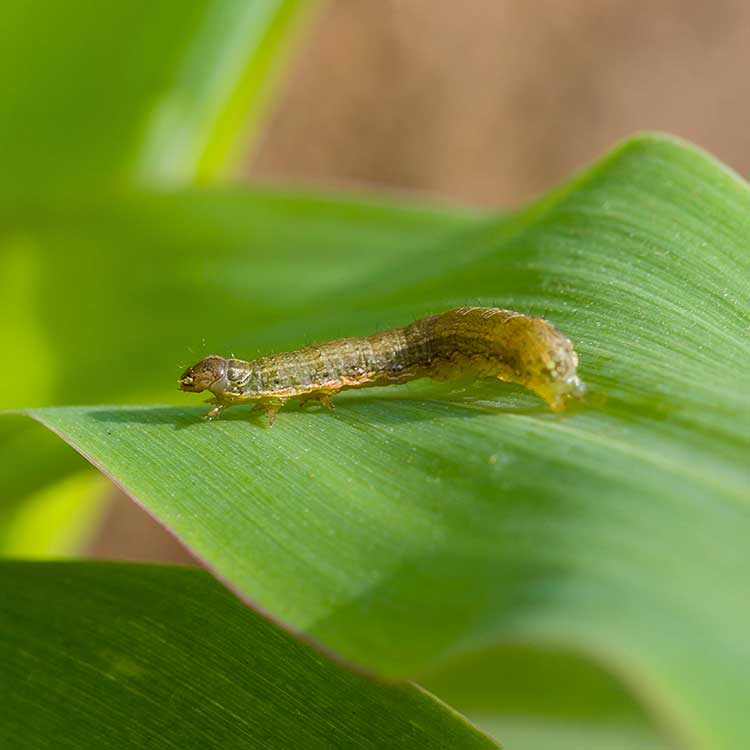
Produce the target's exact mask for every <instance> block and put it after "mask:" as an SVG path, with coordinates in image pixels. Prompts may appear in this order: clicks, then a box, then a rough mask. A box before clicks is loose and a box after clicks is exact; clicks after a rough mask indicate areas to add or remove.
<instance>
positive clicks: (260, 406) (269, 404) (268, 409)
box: [252, 398, 287, 430]
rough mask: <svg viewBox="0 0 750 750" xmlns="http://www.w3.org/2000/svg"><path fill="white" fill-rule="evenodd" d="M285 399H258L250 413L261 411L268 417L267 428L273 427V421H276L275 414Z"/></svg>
mask: <svg viewBox="0 0 750 750" xmlns="http://www.w3.org/2000/svg"><path fill="white" fill-rule="evenodd" d="M286 401H287V399H281V398H280V399H273V400H269V401H258V403H257V404H256V405H255V408H254V409H253V411H252V413H256V412H259V411H260V412H263V413H264V414H265V415H266V416H267V417H268V429H269V430H270V429H271V428H272V427H273V423H274V422H275V421H276V415H277V414H278V413H279V410H280V409H281V407H282V406H284V404H285V403H286Z"/></svg>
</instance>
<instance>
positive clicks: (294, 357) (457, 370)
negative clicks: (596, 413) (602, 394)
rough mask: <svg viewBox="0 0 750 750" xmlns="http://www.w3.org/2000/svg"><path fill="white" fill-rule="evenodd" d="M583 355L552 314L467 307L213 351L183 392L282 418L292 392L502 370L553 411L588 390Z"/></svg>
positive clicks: (326, 400)
mask: <svg viewBox="0 0 750 750" xmlns="http://www.w3.org/2000/svg"><path fill="white" fill-rule="evenodd" d="M577 367H578V356H577V355H576V353H575V351H574V350H573V345H572V344H571V342H570V340H569V339H568V338H567V337H565V336H564V335H563V334H562V333H560V332H559V331H558V330H557V329H556V328H555V327H554V326H553V325H552V324H551V323H548V322H547V321H546V320H544V319H543V318H532V317H528V316H526V315H522V314H521V313H517V312H513V311H511V310H501V309H498V308H494V307H460V308H458V309H455V310H449V311H448V312H444V313H441V314H439V315H432V316H430V317H428V318H421V319H420V320H417V321H415V322H414V323H411V324H409V325H407V326H405V327H403V328H394V329H392V330H389V331H382V332H380V333H375V334H372V335H371V336H360V337H352V338H344V339H338V340H336V341H329V342H326V343H323V344H313V345H311V346H306V347H304V348H302V349H297V350H295V351H291V352H284V353H281V354H271V355H268V356H266V357H261V358H259V359H256V360H253V361H252V362H246V361H244V360H241V359H227V358H225V357H221V356H216V355H212V356H209V357H206V358H205V359H202V360H201V361H200V362H198V363H197V364H195V365H193V367H189V368H188V369H187V370H186V371H185V372H184V373H183V375H182V377H181V378H180V381H179V386H180V390H183V391H190V392H201V391H206V390H208V391H211V392H212V393H213V395H214V397H215V400H214V402H213V403H214V404H215V406H214V407H213V408H212V409H211V410H210V411H209V412H208V414H206V417H207V418H208V419H211V418H213V417H215V416H217V415H218V414H219V413H220V412H221V411H222V410H223V409H225V408H227V407H228V406H232V405H234V404H243V403H248V402H254V403H255V404H256V409H258V410H261V411H264V412H265V413H266V414H267V416H268V421H269V426H271V425H273V422H274V419H275V418H276V414H277V412H278V411H279V409H280V408H281V407H282V406H283V405H284V404H285V403H286V402H287V401H289V400H290V399H295V398H296V399H300V401H301V402H302V403H305V402H307V401H318V402H320V403H321V404H323V405H324V406H326V407H328V408H330V409H333V403H332V402H331V397H332V396H333V395H334V394H335V393H338V392H339V391H343V390H346V389H349V388H366V387H371V386H383V385H390V384H393V383H405V382H407V381H409V380H415V379H417V378H425V377H429V378H434V379H436V380H455V379H459V378H465V377H469V376H476V377H495V378H499V379H500V380H503V381H506V382H511V383H518V384H520V385H522V386H525V387H526V388H528V389H529V390H532V391H534V392H535V393H537V394H538V395H539V396H541V397H542V398H543V399H544V400H545V401H546V402H547V404H548V405H549V407H550V408H551V409H552V410H553V411H561V410H563V409H564V408H565V406H566V404H567V401H568V400H569V399H570V398H571V397H573V398H580V396H581V395H582V394H583V392H584V391H585V386H584V385H583V383H582V382H581V380H580V378H579V377H578V374H577V371H576V370H577Z"/></svg>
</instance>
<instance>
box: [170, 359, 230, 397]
mask: <svg viewBox="0 0 750 750" xmlns="http://www.w3.org/2000/svg"><path fill="white" fill-rule="evenodd" d="M226 372H227V361H226V359H224V357H218V356H216V355H212V356H210V357H206V358H205V359H202V360H201V361H200V362H198V363H197V364H195V365H193V366H192V367H188V368H187V370H185V372H184V373H182V377H181V378H180V380H179V386H180V390H181V391H190V392H191V393H200V392H201V391H208V390H211V387H212V386H214V385H215V384H216V383H218V382H219V381H221V380H224V378H225V377H226Z"/></svg>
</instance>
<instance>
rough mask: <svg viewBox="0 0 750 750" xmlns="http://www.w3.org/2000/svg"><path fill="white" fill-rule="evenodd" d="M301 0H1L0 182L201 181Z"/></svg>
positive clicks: (225, 148)
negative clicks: (100, 1) (123, 0)
mask: <svg viewBox="0 0 750 750" xmlns="http://www.w3.org/2000/svg"><path fill="white" fill-rule="evenodd" d="M316 5H317V3H316V2H315V0H250V1H249V2H241V1H240V0H189V1H188V2H185V1H184V0H130V1H129V2H127V3H107V4H95V3H92V2H91V0H68V2H65V3H59V2H52V1H50V0H23V1H21V0H5V2H3V4H2V10H1V11H0V20H2V24H0V154H2V165H3V170H2V176H0V189H2V190H3V191H5V192H8V191H12V192H16V191H22V192H23V191H27V190H30V191H36V190H39V186H40V185H42V186H44V190H49V189H60V188H66V189H67V188H70V187H71V186H77V185H80V184H82V183H83V184H86V185H90V184H92V183H95V184H97V185H113V184H115V185H116V184H122V183H123V182H129V181H132V180H133V179H134V178H137V179H141V180H148V181H151V182H153V181H169V182H180V183H182V184H184V183H186V182H194V181H196V180H201V181H205V180H206V179H208V178H209V177H213V176H215V175H216V174H217V173H218V172H220V171H221V170H222V169H224V167H225V163H226V159H227V158H228V157H230V156H233V155H235V154H234V150H235V149H236V148H237V147H238V141H239V139H240V138H241V137H243V136H247V135H248V133H249V131H251V130H253V129H254V127H255V126H256V124H257V118H258V116H259V114H261V113H262V111H263V106H262V105H263V103H264V101H265V100H266V98H267V96H268V93H269V87H270V85H271V84H272V83H273V82H274V80H275V79H276V73H277V72H278V69H279V67H280V66H281V64H282V63H283V61H284V58H285V54H284V53H285V51H286V49H287V47H288V45H289V41H290V39H292V38H293V37H294V35H295V32H296V31H297V29H298V27H299V24H298V21H300V20H301V18H302V16H304V15H306V13H307V12H308V11H310V10H311V9H313V8H314V7H315V6H316Z"/></svg>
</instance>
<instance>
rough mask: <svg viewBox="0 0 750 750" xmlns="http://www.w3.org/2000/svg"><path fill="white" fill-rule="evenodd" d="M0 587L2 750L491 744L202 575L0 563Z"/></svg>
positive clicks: (437, 706) (437, 707)
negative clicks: (331, 655)
mask: <svg viewBox="0 0 750 750" xmlns="http://www.w3.org/2000/svg"><path fill="white" fill-rule="evenodd" d="M0 586H2V591H3V611H4V616H3V617H2V618H1V619H0V661H2V664H3V676H2V679H0V704H1V705H2V712H1V713H0V716H1V717H2V721H0V745H2V747H8V748H11V747H12V748H19V749H21V748H35V750H39V749H40V748H55V750H60V749H61V748H70V749H71V750H73V749H75V750H84V748H96V750H101V748H110V747H111V748H123V747H133V748H137V747H150V748H176V747H183V748H188V747H200V748H228V747H232V748H243V749H244V748H247V749H248V750H252V749H253V748H257V749H258V750H276V749H278V750H288V748H292V747H294V748H297V747H298V748H306V749H308V748H309V750H322V749H323V748H326V749H327V748H356V750H365V749H366V748H372V749H373V750H376V749H378V748H383V747H389V748H394V750H407V749H409V748H415V749H416V748H425V747H429V748H445V750H448V749H449V748H456V747H461V748H470V749H471V750H474V749H476V750H479V749H480V748H483V749H487V748H492V747H496V745H494V743H492V742H491V741H490V740H488V739H487V738H486V737H483V736H482V735H481V734H479V733H478V732H477V731H476V730H474V729H472V728H471V727H470V726H469V725H468V724H466V723H465V722H463V721H461V720H460V719H459V718H458V717H457V716H456V715H455V714H454V713H453V712H451V711H450V709H448V708H447V707H446V706H444V705H443V704H441V703H439V702H437V701H436V700H434V699H433V698H432V697H430V696H428V695H427V694H425V693H424V692H423V691H421V690H419V689H418V688H417V687H415V686H413V685H403V686H395V685H384V684H381V683H378V682H376V681H374V680H371V679H368V678H367V677H365V676H364V675H362V674H358V673H356V672H352V671H349V670H348V669H345V668H343V667H341V666H340V665H338V664H335V663H334V662H332V661H330V660H329V659H326V658H324V657H322V656H321V655H320V654H319V653H317V652H316V651H314V650H313V649H312V648H311V647H310V646H309V645H307V644H305V643H302V642H300V641H299V639H296V638H294V637H293V636H292V635H290V634H289V633H286V632H284V631H283V630H281V629H279V628H278V627H275V626H274V625H272V624H271V623H269V622H267V621H266V620H264V619H263V618H261V617H260V616H259V615H257V614H255V613H254V612H252V611H251V610H249V609H248V608H247V607H244V606H243V605H242V604H241V603H240V602H238V601H237V600H236V599H235V598H234V597H233V596H231V594H229V593H228V592H227V591H226V590H225V589H223V588H222V587H221V586H219V584H217V583H216V582H215V581H214V580H213V579H211V577H210V576H209V575H208V574H207V573H205V572H204V571H201V570H195V569H190V568H171V567H156V566H146V565H117V564H106V563H57V564H55V563H9V562H5V563H0ZM77 633H82V634H85V637H77V638H76V637H73V634H77ZM155 707H158V710H155Z"/></svg>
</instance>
